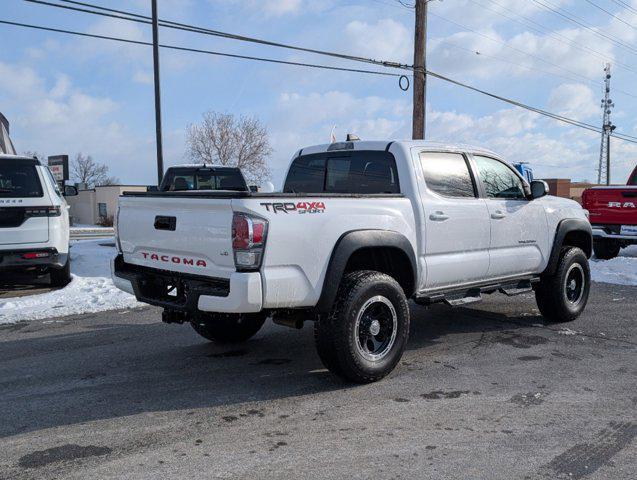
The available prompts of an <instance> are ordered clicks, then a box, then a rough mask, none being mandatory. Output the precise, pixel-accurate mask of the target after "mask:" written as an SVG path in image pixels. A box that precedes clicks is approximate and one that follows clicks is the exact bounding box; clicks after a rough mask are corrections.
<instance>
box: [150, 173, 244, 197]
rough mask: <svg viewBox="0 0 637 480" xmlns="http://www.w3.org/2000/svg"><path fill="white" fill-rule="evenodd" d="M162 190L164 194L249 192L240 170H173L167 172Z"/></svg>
mask: <svg viewBox="0 0 637 480" xmlns="http://www.w3.org/2000/svg"><path fill="white" fill-rule="evenodd" d="M160 190H161V191H162V192H179V191H188V190H232V191H237V192H245V191H247V190H248V186H247V185H246V182H245V180H244V178H243V175H242V174H241V171H240V170H239V169H234V168H228V169H216V168H174V169H173V168H171V169H168V171H167V172H166V175H165V176H164V180H163V181H162V184H161V188H160Z"/></svg>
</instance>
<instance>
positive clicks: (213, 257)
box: [118, 195, 235, 278]
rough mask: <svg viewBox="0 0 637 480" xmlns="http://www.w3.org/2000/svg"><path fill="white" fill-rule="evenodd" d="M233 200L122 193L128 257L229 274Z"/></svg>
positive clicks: (121, 233)
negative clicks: (125, 194) (128, 194)
mask: <svg viewBox="0 0 637 480" xmlns="http://www.w3.org/2000/svg"><path fill="white" fill-rule="evenodd" d="M231 202H232V200H231V199H219V198H193V197H186V196H180V195H172V196H170V197H152V196H148V197H146V196H139V197H136V196H124V197H120V203H119V215H118V238H119V241H120V245H121V248H122V253H123V254H124V261H125V262H127V263H132V264H135V265H141V266H146V267H151V268H158V269H162V270H168V271H174V272H182V273H188V274H195V275H206V276H210V277H216V278H229V277H230V275H231V274H232V272H234V271H235V266H234V259H233V252H232V234H231V228H232V215H233V214H232V203H231Z"/></svg>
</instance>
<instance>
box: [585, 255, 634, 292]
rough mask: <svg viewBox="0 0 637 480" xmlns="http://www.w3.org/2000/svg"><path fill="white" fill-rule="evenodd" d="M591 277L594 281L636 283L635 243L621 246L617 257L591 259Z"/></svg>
mask: <svg viewBox="0 0 637 480" xmlns="http://www.w3.org/2000/svg"><path fill="white" fill-rule="evenodd" d="M591 278H592V279H593V281H594V282H604V283H617V284H620V285H637V245H633V246H630V247H628V248H623V249H622V250H621V252H620V253H619V257H616V258H613V259H611V260H597V259H596V258H595V257H593V258H592V259H591Z"/></svg>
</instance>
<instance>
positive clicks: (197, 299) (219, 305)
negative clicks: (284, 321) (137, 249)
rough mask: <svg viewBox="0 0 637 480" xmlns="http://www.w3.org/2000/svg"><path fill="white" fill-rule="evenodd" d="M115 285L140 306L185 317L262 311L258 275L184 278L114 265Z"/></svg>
mask: <svg viewBox="0 0 637 480" xmlns="http://www.w3.org/2000/svg"><path fill="white" fill-rule="evenodd" d="M111 274H112V277H113V283H114V284H115V286H116V287H117V288H119V289H120V290H123V291H125V292H128V293H130V294H132V295H135V297H136V298H137V300H139V301H140V302H144V303H148V304H150V305H155V306H158V307H163V308H166V309H170V310H176V311H180V312H186V313H194V312H196V311H202V312H220V313H255V312H260V311H261V309H262V307H263V291H262V288H261V274H260V273H259V272H246V273H240V272H235V273H233V274H231V276H230V279H217V278H207V277H198V276H194V275H185V274H182V273H178V272H169V271H165V270H157V269H152V268H145V267H138V266H136V265H131V264H126V263H124V261H123V259H122V257H121V256H118V257H116V258H114V259H113V260H112V262H111Z"/></svg>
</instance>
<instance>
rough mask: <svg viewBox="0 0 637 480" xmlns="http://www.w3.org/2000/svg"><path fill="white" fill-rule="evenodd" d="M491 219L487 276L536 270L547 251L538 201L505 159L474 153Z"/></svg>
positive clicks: (544, 214) (546, 239)
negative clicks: (503, 160)
mask: <svg viewBox="0 0 637 480" xmlns="http://www.w3.org/2000/svg"><path fill="white" fill-rule="evenodd" d="M473 160H474V162H475V165H476V168H477V172H478V177H479V179H480V182H481V188H482V189H483V192H484V196H485V198H486V203H487V207H488V209H489V217H490V222H491V243H490V247H489V258H490V261H489V271H488V276H489V278H500V277H507V276H513V275H521V274H527V273H536V272H538V271H539V270H540V268H541V266H542V265H543V264H545V262H544V257H545V255H547V254H548V241H549V238H548V226H547V220H546V213H545V212H544V207H543V205H542V204H541V202H540V201H534V200H528V199H527V198H526V194H525V193H524V183H523V181H522V179H521V178H520V177H519V175H518V174H517V173H516V172H515V171H514V170H513V168H511V167H510V166H509V165H507V164H506V163H505V162H502V161H500V160H497V159H495V158H490V157H485V156H480V155H474V156H473Z"/></svg>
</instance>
